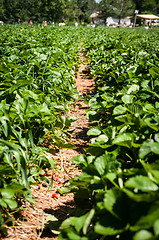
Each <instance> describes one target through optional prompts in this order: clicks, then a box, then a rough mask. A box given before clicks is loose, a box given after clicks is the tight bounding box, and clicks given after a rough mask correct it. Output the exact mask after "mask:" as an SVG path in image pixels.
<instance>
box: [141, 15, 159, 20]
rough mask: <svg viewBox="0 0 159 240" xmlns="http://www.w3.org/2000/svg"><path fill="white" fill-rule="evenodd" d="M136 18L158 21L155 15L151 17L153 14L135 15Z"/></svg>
mask: <svg viewBox="0 0 159 240" xmlns="http://www.w3.org/2000/svg"><path fill="white" fill-rule="evenodd" d="M137 17H139V18H144V19H151V20H153V19H159V17H158V16H155V15H153V14H137Z"/></svg>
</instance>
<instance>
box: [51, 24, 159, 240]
mask: <svg viewBox="0 0 159 240" xmlns="http://www.w3.org/2000/svg"><path fill="white" fill-rule="evenodd" d="M86 32H87V33H86V35H85V40H84V44H83V49H84V52H85V54H86V57H87V61H88V62H89V63H90V65H91V72H90V75H91V76H92V77H94V78H95V94H94V95H93V96H87V97H86V99H85V101H86V102H87V103H88V111H87V116H88V118H89V120H90V121H91V122H93V123H94V124H93V126H92V127H90V129H89V130H88V132H87V135H88V138H89V139H90V141H91V143H90V145H89V147H88V148H86V149H85V152H86V154H83V155H79V156H76V157H74V158H73V159H71V160H72V161H73V162H74V163H75V164H77V165H79V166H80V167H81V169H82V174H81V175H80V176H78V177H76V178H75V179H72V180H70V182H69V184H70V185H69V186H68V183H67V186H63V187H62V188H61V189H60V191H62V192H63V193H67V192H69V191H71V192H73V193H74V195H75V203H76V204H77V206H78V209H76V212H75V213H74V215H73V216H72V217H70V218H68V219H66V220H65V221H64V222H63V223H62V224H61V226H60V228H59V230H60V234H59V238H58V239H60V240H63V239H70V240H75V239H80V240H81V239H82V240H87V239H92V240H93V239H101V240H104V239H105V240H106V239H109V240H111V239H122V240H125V239H129V240H131V239H133V240H143V239H144V240H155V239H158V238H159V100H158V99H159V34H158V33H159V32H158V30H157V29H155V31H148V32H146V31H145V30H144V29H137V30H135V31H134V30H132V29H105V28H98V29H93V30H92V29H87V30H86ZM56 221H57V220H56Z"/></svg>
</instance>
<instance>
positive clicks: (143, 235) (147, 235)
mask: <svg viewBox="0 0 159 240" xmlns="http://www.w3.org/2000/svg"><path fill="white" fill-rule="evenodd" d="M133 239H134V240H151V239H153V234H152V233H151V232H149V231H147V230H141V231H139V232H137V233H136V234H135V236H134V238H133Z"/></svg>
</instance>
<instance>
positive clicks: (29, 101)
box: [0, 25, 80, 235]
mask: <svg viewBox="0 0 159 240" xmlns="http://www.w3.org/2000/svg"><path fill="white" fill-rule="evenodd" d="M0 35H1V39H0V56H1V62H0V74H1V75H0V176H1V177H0V232H1V233H2V235H5V234H6V232H7V230H6V225H7V224H8V223H9V222H11V221H12V220H13V216H15V215H16V214H17V213H18V212H19V211H20V210H21V209H22V203H23V201H24V200H26V201H30V202H31V203H34V199H33V196H32V192H31V190H30V185H31V184H36V183H38V182H40V181H45V182H46V183H48V184H50V188H51V187H52V184H53V174H52V179H51V182H50V179H49V178H48V177H47V176H45V173H44V170H45V169H47V168H49V169H52V170H54V162H53V159H52V157H51V155H50V153H51V154H55V151H56V149H57V148H63V147H65V148H72V145H71V144H70V143H69V138H70V133H71V131H69V130H68V129H69V127H70V125H71V123H72V122H73V121H74V120H75V119H74V118H73V117H66V113H67V112H68V111H69V105H70V104H71V103H73V102H74V101H75V100H76V98H77V96H78V92H77V90H76V87H75V74H74V73H75V71H76V70H77V68H78V62H79V43H80V38H79V36H80V35H79V34H78V33H77V31H73V30H72V29H71V28H67V27H66V28H58V27H57V28H51V27H47V28H45V27H43V28H41V27H38V26H10V25H7V26H2V27H1V28H0ZM46 143H47V144H50V145H52V148H51V149H49V148H47V144H46Z"/></svg>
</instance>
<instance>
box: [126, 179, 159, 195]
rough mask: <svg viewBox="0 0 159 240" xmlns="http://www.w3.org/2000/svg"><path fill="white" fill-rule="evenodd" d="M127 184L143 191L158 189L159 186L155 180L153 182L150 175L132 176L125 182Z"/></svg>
mask: <svg viewBox="0 0 159 240" xmlns="http://www.w3.org/2000/svg"><path fill="white" fill-rule="evenodd" d="M125 186H126V187H128V188H134V189H138V190H141V191H143V192H151V191H157V190H158V186H157V185H156V184H155V183H154V182H152V181H151V180H150V179H149V178H148V177H146V176H142V175H139V176H135V177H132V178H130V179H129V180H127V181H126V182H125Z"/></svg>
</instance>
